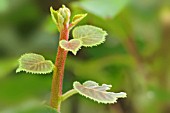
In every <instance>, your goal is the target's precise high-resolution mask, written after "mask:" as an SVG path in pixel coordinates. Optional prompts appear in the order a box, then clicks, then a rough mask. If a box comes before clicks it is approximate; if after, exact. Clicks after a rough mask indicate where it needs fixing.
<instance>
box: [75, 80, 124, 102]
mask: <svg viewBox="0 0 170 113" xmlns="http://www.w3.org/2000/svg"><path fill="white" fill-rule="evenodd" d="M73 87H74V89H75V90H77V91H78V93H80V94H81V95H83V96H85V97H87V98H90V99H92V100H94V101H97V102H98V103H104V104H111V103H115V102H117V99H118V98H125V97H126V93H124V92H120V93H114V92H107V91H106V90H110V88H111V87H112V86H111V85H107V84H102V86H99V85H98V83H96V82H94V81H86V82H85V83H83V84H80V83H79V82H74V84H73Z"/></svg>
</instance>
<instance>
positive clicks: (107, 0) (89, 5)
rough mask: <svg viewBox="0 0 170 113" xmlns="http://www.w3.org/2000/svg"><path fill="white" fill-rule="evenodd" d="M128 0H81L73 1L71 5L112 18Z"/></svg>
mask: <svg viewBox="0 0 170 113" xmlns="http://www.w3.org/2000/svg"><path fill="white" fill-rule="evenodd" d="M128 1H129V0H83V1H79V2H75V3H73V5H75V6H78V7H81V8H83V9H84V10H86V11H88V12H90V13H93V14H95V15H98V16H100V17H103V18H112V17H114V16H116V15H117V14H118V13H119V12H120V11H121V10H122V9H123V8H124V7H125V6H126V5H127V3H128Z"/></svg>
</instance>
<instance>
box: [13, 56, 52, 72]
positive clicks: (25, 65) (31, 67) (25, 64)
mask: <svg viewBox="0 0 170 113" xmlns="http://www.w3.org/2000/svg"><path fill="white" fill-rule="evenodd" d="M53 68H54V65H53V63H52V62H51V61H50V60H45V58H44V57H43V56H41V55H38V54H35V53H27V54H24V55H22V56H21V57H20V59H19V67H18V69H17V70H16V72H20V71H26V72H28V73H33V74H46V73H50V72H52V70H53Z"/></svg>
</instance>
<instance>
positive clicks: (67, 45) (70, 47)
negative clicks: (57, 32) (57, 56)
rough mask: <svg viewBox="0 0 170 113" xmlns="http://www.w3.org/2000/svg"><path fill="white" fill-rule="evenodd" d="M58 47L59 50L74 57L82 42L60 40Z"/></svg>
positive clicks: (77, 40)
mask: <svg viewBox="0 0 170 113" xmlns="http://www.w3.org/2000/svg"><path fill="white" fill-rule="evenodd" d="M59 45H60V47H61V48H63V49H65V50H67V51H71V52H72V53H73V54H74V55H76V54H77V51H78V50H79V49H80V47H81V46H82V41H81V40H79V39H71V40H70V41H66V40H61V41H60V43H59Z"/></svg>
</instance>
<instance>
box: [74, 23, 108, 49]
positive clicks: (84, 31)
mask: <svg viewBox="0 0 170 113" xmlns="http://www.w3.org/2000/svg"><path fill="white" fill-rule="evenodd" d="M106 36H107V33H106V31H103V30H102V29H101V28H98V27H95V26H91V25H83V26H79V27H76V28H74V30H73V37H74V38H75V39H80V40H82V42H83V44H82V45H83V46H85V47H92V46H97V45H99V44H101V43H103V42H104V41H105V37H106Z"/></svg>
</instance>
